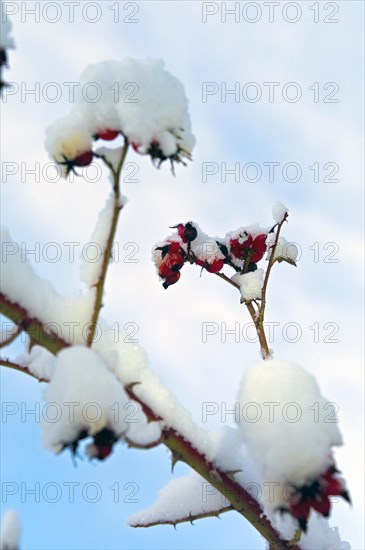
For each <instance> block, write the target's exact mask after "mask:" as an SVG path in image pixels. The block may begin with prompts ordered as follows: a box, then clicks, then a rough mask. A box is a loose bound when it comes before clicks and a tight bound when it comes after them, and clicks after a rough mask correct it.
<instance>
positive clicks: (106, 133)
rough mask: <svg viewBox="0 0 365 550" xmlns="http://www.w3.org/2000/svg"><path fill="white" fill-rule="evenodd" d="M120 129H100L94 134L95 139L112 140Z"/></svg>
mask: <svg viewBox="0 0 365 550" xmlns="http://www.w3.org/2000/svg"><path fill="white" fill-rule="evenodd" d="M119 134H120V131H119V130H109V129H107V130H102V131H101V132H98V133H97V134H96V136H95V138H96V139H104V140H105V141H112V140H113V139H115V138H116V137H117V136H119Z"/></svg>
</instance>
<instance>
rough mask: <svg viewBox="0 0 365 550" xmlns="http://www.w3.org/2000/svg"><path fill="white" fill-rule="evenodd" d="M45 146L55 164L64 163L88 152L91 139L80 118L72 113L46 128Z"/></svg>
mask: <svg viewBox="0 0 365 550" xmlns="http://www.w3.org/2000/svg"><path fill="white" fill-rule="evenodd" d="M45 145H46V149H47V150H48V151H49V152H50V153H51V155H52V157H53V158H54V159H55V160H56V161H57V162H64V161H65V160H66V159H75V158H76V157H78V156H79V155H81V154H82V153H85V152H86V151H90V150H91V147H92V139H91V135H90V132H89V131H88V129H87V127H86V126H85V124H83V121H82V120H81V118H80V116H78V115H77V113H72V115H68V116H67V117H64V118H62V119H59V120H57V121H56V122H55V123H54V124H53V125H52V126H49V127H48V128H47V130H46V141H45Z"/></svg>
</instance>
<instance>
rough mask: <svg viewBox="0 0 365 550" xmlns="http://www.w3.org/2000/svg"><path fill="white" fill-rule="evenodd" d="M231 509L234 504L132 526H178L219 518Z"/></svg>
mask: <svg viewBox="0 0 365 550" xmlns="http://www.w3.org/2000/svg"><path fill="white" fill-rule="evenodd" d="M231 510H234V508H233V506H226V507H225V508H221V509H220V510H216V511H214V512H205V513H202V514H195V515H194V514H190V515H189V516H187V517H186V518H181V519H176V520H175V521H174V520H162V519H161V520H157V521H151V522H147V523H136V524H135V525H133V524H132V525H131V527H155V526H156V525H173V526H174V527H176V525H179V524H180V523H188V522H189V523H191V524H192V525H193V522H194V521H195V520H198V519H205V518H214V517H216V518H219V516H220V514H224V513H225V512H230V511H231Z"/></svg>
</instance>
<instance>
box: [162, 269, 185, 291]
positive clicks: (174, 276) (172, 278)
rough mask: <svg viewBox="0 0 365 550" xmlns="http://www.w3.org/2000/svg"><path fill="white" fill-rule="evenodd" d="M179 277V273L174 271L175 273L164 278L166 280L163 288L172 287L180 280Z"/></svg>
mask: <svg viewBox="0 0 365 550" xmlns="http://www.w3.org/2000/svg"><path fill="white" fill-rule="evenodd" d="M180 276H181V273H180V271H176V273H173V274H172V275H170V276H169V277H166V280H165V282H164V283H163V285H162V286H163V287H164V288H168V287H169V286H171V285H174V284H175V283H177V281H178V280H179V279H180Z"/></svg>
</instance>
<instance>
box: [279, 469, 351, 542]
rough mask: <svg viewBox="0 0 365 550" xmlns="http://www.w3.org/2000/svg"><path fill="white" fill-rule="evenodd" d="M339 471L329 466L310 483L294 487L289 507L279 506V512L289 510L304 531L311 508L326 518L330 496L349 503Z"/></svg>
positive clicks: (348, 496)
mask: <svg viewBox="0 0 365 550" xmlns="http://www.w3.org/2000/svg"><path fill="white" fill-rule="evenodd" d="M339 473H340V472H339V471H338V470H337V469H336V467H335V466H331V467H330V468H329V469H328V470H327V471H326V472H324V473H322V474H321V475H320V476H319V478H318V479H316V480H315V481H313V483H311V484H310V485H304V486H302V487H300V488H298V487H295V489H294V499H293V500H294V502H293V503H292V504H290V506H289V509H286V508H281V509H280V511H281V512H289V513H290V514H291V515H292V516H293V517H295V518H296V519H297V521H298V523H299V526H300V528H301V529H302V530H303V531H304V532H305V531H306V530H307V522H308V518H309V514H310V511H311V508H313V510H316V511H317V512H318V513H319V514H321V515H322V516H324V517H325V518H327V517H328V516H329V515H330V511H331V501H330V499H329V497H330V496H341V497H342V498H344V499H345V500H347V502H349V503H351V500H350V495H349V493H348V491H347V490H346V488H345V485H344V482H343V480H342V479H341V478H340V477H338V475H337V474H339Z"/></svg>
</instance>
